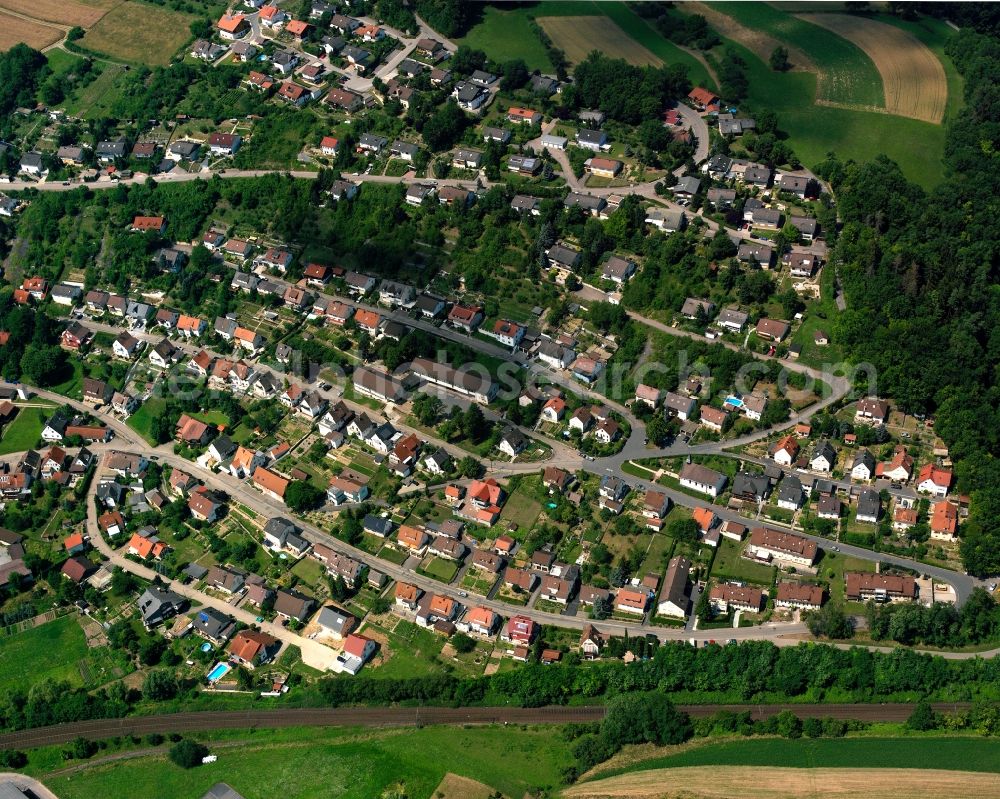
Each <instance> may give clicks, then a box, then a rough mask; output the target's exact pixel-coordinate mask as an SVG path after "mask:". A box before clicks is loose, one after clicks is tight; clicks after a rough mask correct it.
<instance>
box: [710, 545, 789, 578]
mask: <svg viewBox="0 0 1000 799" xmlns="http://www.w3.org/2000/svg"><path fill="white" fill-rule="evenodd" d="M742 550H743V544H737V543H736V542H735V541H732V540H730V539H728V538H723V539H722V540H721V541H719V553H718V554H717V555H716V556H715V563H714V565H713V566H712V577H715V578H716V579H718V580H722V579H726V578H729V579H734V580H746V581H747V582H751V583H757V584H759V585H771V584H772V583H773V582H774V567H773V566H765V565H764V564H762V563H754V562H752V561H749V560H745V559H744V558H742V557H740V553H741V552H742Z"/></svg>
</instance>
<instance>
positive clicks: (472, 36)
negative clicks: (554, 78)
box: [459, 6, 552, 72]
mask: <svg viewBox="0 0 1000 799" xmlns="http://www.w3.org/2000/svg"><path fill="white" fill-rule="evenodd" d="M459 42H460V43H461V44H464V45H468V46H469V47H472V48H473V49H476V50H482V51H483V52H485V53H486V54H487V55H488V56H489V57H490V58H492V59H494V60H496V61H501V62H502V61H510V60H512V59H515V58H522V59H524V63H525V64H527V66H528V69H540V70H542V72H552V62H551V61H549V55H548V53H547V52H546V51H545V48H544V47H543V46H542V43H541V41H540V40H539V38H538V37H537V36H536V35H535V33H534V31H533V30H532V29H531V24H530V21H529V19H528V16H527V14H526V12H525V10H524V9H520V8H516V9H511V10H509V11H508V10H501V9H499V8H496V7H495V6H485V7H484V8H483V19H482V22H480V23H479V24H477V25H475V26H474V27H473V28H472V29H471V30H470V31H469V32H468V34H467V35H466V36H465V37H464V38H462V39H460V40H459Z"/></svg>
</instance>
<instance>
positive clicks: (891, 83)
mask: <svg viewBox="0 0 1000 799" xmlns="http://www.w3.org/2000/svg"><path fill="white" fill-rule="evenodd" d="M798 17H799V18H800V19H802V20H805V21H806V22H810V23H812V24H814V25H819V26H820V27H823V28H826V29H827V30H829V31H831V32H833V33H835V34H837V35H838V36H842V37H843V38H845V39H847V40H848V41H850V42H853V43H854V44H856V45H857V46H858V47H860V48H861V49H862V50H864V51H865V53H866V54H867V55H868V57H869V58H871V60H872V61H873V62H874V64H875V68H876V69H878V72H879V75H881V76H882V84H883V89H884V92H885V110H886V111H887V112H888V113H890V114H896V115H897V116H903V117H910V118H911V119H919V120H922V121H924V122H933V123H934V124H940V123H941V121H942V120H943V119H944V110H945V105H946V104H947V102H948V80H947V77H946V76H945V72H944V66H943V65H942V64H941V62H940V60H938V58H937V56H935V55H934V53H933V52H931V50H930V48H929V47H927V46H926V45H925V44H924V43H923V42H921V41H919V40H918V39H917V38H916V37H915V36H913V35H911V34H909V33H907V32H906V31H904V30H901V29H900V28H897V27H895V26H893V25H888V24H886V23H884V22H879V21H877V20H872V19H865V18H863V17H856V16H852V15H849V14H799V15H798Z"/></svg>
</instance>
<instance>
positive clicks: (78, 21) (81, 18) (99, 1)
mask: <svg viewBox="0 0 1000 799" xmlns="http://www.w3.org/2000/svg"><path fill="white" fill-rule="evenodd" d="M120 2H121V0H88V2H86V3H79V2H76V0H0V8H6V9H9V10H10V11H16V12H17V13H18V14H24V15H26V16H29V17H34V18H35V19H43V20H46V21H47V22H57V23H59V24H61V25H70V26H72V25H79V26H80V27H81V28H89V27H90V26H92V25H93V24H94V23H95V22H97V20H99V19H100V18H101V17H103V16H104V15H105V14H106V13H107V12H108V9H110V8H112V7H113V6H116V5H118V4H119V3H120Z"/></svg>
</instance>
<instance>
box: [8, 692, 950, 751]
mask: <svg viewBox="0 0 1000 799" xmlns="http://www.w3.org/2000/svg"><path fill="white" fill-rule="evenodd" d="M914 707H915V706H914V705H912V704H906V703H894V704H880V705H876V704H831V705H822V704H802V705H798V704H792V703H789V704H775V705H754V704H746V705H678V710H681V711H683V712H685V713H687V714H689V715H691V716H694V717H695V718H703V717H705V716H710V715H712V714H714V713H718V712H720V711H729V712H733V713H744V712H749V713H750V714H751V716H752V717H753V718H755V719H766V718H770V717H771V716H774V715H777V714H778V713H782V712H784V711H791V712H793V713H794V714H795V715H796V716H798V717H799V718H803V719H805V718H827V717H829V718H838V719H858V720H860V721H885V722H900V721H906V719H908V718H909V717H910V714H911V713H912V712H913V708H914ZM933 707H934V710H935V711H937V712H940V713H954V712H956V711H960V710H965V709H968V708H969V707H970V704H969V703H968V702H936V703H933ZM605 712H606V707H605V706H604V705H586V706H572V707H571V706H563V705H550V706H548V707H539V708H523V707H462V708H451V707H387V708H371V707H360V708H294V709H287V710H245V711H225V710H221V711H206V712H201V713H167V714H163V715H158V716H130V717H128V718H123V719H95V720H92V721H78V722H73V723H70V724H56V725H53V726H51V727H39V728H36V729H31V730H19V731H17V732H10V733H5V734H3V735H0V748H2V749H33V748H35V747H39V746H55V745H58V744H63V743H67V742H69V741H72V740H74V739H75V738H78V737H83V738H89V739H91V740H101V739H104V738H112V737H115V736H119V735H148V734H150V733H160V734H169V733H173V732H177V733H184V732H206V731H209V730H245V729H248V728H264V729H277V728H280V727H421V726H425V725H429V724H582V723H586V722H592V721H600V720H601V719H603V718H604V715H605Z"/></svg>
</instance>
